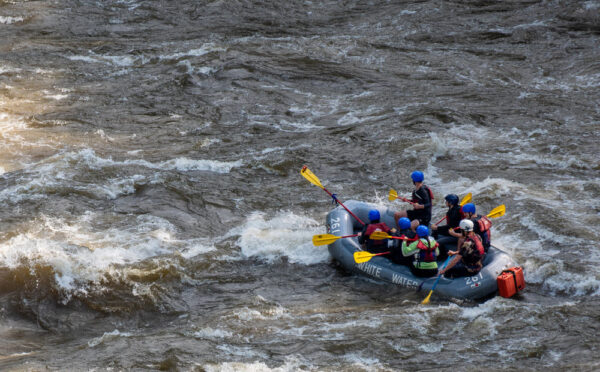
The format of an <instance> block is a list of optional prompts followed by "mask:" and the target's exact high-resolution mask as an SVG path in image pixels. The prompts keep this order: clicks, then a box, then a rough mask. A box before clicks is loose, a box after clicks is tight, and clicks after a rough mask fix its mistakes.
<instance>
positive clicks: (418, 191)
mask: <svg viewBox="0 0 600 372" xmlns="http://www.w3.org/2000/svg"><path fill="white" fill-rule="evenodd" d="M410 178H411V179H412V181H413V184H414V185H415V190H414V191H413V192H412V200H411V202H412V203H413V209H412V210H401V211H399V212H396V213H394V219H395V220H396V223H397V222H398V220H399V219H400V218H402V217H408V219H410V221H411V223H412V226H413V228H416V227H417V226H419V225H425V226H429V223H430V222H431V205H432V199H433V193H432V192H431V189H430V188H429V187H428V186H427V185H425V184H424V183H423V181H424V180H425V176H424V175H423V172H421V171H414V172H412V173H411V175H410Z"/></svg>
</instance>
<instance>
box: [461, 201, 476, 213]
mask: <svg viewBox="0 0 600 372" xmlns="http://www.w3.org/2000/svg"><path fill="white" fill-rule="evenodd" d="M462 211H463V213H475V204H473V203H467V204H465V205H463V207H462Z"/></svg>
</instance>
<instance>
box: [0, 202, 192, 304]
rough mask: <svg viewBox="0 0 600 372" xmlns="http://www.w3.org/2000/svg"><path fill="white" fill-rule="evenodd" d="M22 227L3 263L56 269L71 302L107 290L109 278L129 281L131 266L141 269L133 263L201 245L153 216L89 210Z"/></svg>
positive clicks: (0, 250) (7, 245)
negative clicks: (76, 296)
mask: <svg viewBox="0 0 600 372" xmlns="http://www.w3.org/2000/svg"><path fill="white" fill-rule="evenodd" d="M107 224H109V225H110V226H108V227H106V226H105V225H107ZM98 225H100V226H102V227H101V228H98ZM22 230H23V232H21V233H20V234H19V235H16V236H14V237H12V238H11V239H9V240H8V241H6V242H4V243H2V244H1V245H0V263H1V265H2V266H4V267H8V268H11V269H14V268H17V267H20V266H23V265H25V266H26V267H35V266H37V265H41V266H50V267H52V269H53V271H54V272H55V280H56V286H57V288H59V289H60V290H61V293H62V294H63V295H64V297H63V301H64V302H65V303H66V302H68V301H69V300H70V297H71V295H73V294H77V293H87V291H88V290H89V289H91V288H93V287H95V288H102V286H103V285H104V284H103V283H104V281H105V280H106V279H107V278H110V277H113V278H119V279H120V280H122V279H123V278H125V279H126V278H127V272H128V270H132V271H135V270H137V269H135V268H129V265H133V264H136V263H139V262H141V261H143V260H145V259H147V258H150V257H155V256H159V255H164V254H170V253H173V252H174V251H175V250H186V249H189V250H192V251H193V250H194V249H195V248H194V246H195V244H197V241H195V240H190V241H184V240H177V239H176V238H175V237H174V236H175V235H176V234H177V230H176V228H175V226H173V225H172V224H171V223H170V222H169V221H167V220H165V219H163V218H160V217H155V216H151V215H140V216H128V215H102V214H97V213H94V212H87V213H86V214H84V215H81V216H78V217H76V218H74V219H69V220H66V219H64V218H53V217H46V216H42V217H40V218H39V220H37V221H32V223H31V224H30V225H29V226H23V227H22ZM123 266H125V267H123ZM136 290H137V291H138V293H139V292H140V291H143V289H142V288H139V287H138V288H136ZM134 294H135V293H134Z"/></svg>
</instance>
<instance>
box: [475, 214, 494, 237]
mask: <svg viewBox="0 0 600 372" xmlns="http://www.w3.org/2000/svg"><path fill="white" fill-rule="evenodd" d="M473 222H475V223H477V224H478V225H479V231H481V232H482V233H484V232H486V231H490V229H491V228H492V221H490V219H489V218H487V216H479V217H477V218H475V219H474V220H473Z"/></svg>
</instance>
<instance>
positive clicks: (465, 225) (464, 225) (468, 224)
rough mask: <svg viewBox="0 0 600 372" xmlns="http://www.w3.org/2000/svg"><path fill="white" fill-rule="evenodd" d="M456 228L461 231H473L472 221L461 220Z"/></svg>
mask: <svg viewBox="0 0 600 372" xmlns="http://www.w3.org/2000/svg"><path fill="white" fill-rule="evenodd" d="M458 226H460V228H461V229H463V231H473V221H471V220H462V221H460V224H459V225H458Z"/></svg>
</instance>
